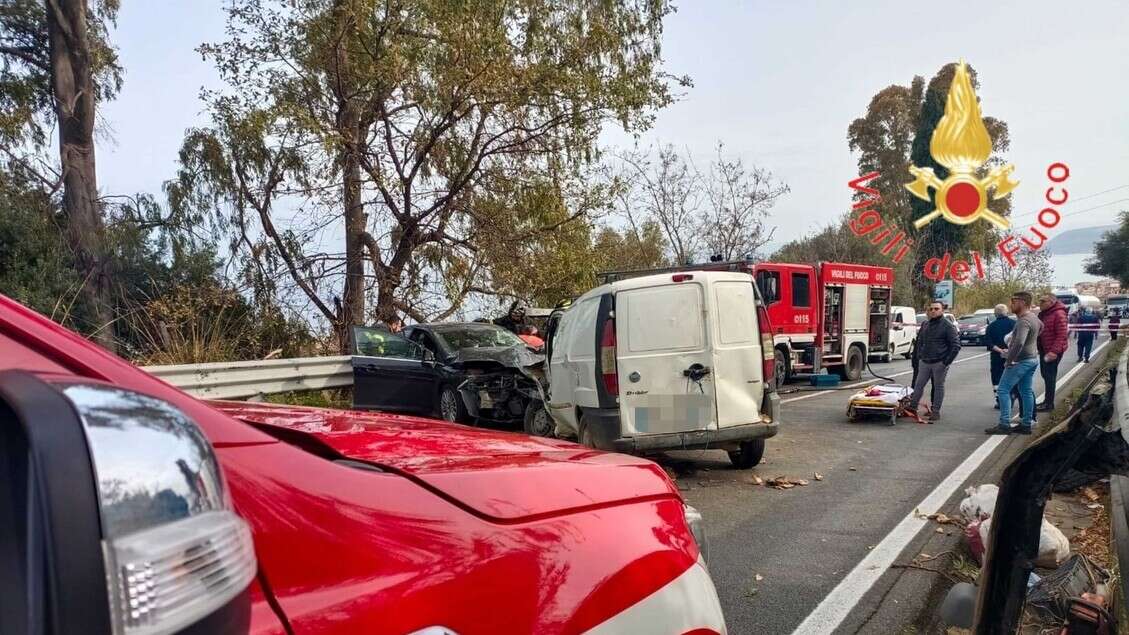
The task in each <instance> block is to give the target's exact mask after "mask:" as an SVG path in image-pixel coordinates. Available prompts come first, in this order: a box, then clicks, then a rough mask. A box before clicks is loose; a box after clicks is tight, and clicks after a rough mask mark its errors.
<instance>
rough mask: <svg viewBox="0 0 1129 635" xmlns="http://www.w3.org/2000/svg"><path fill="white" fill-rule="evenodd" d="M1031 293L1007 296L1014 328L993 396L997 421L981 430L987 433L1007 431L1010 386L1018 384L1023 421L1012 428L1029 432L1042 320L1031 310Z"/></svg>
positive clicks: (1009, 424)
mask: <svg viewBox="0 0 1129 635" xmlns="http://www.w3.org/2000/svg"><path fill="white" fill-rule="evenodd" d="M1033 299H1034V298H1032V296H1031V294H1030V293H1028V292H1027V291H1020V292H1019V293H1016V294H1015V295H1013V296H1011V310H1012V311H1014V312H1015V328H1014V329H1012V331H1011V341H1010V342H1008V347H1007V356H1006V357H1005V359H1004V374H1003V376H1001V377H1000V385H999V387H998V388H997V392H996V395H997V397H998V399H999V402H1000V421H999V423H998V424H997V425H995V426H992V427H991V428H988V429H987V430H985V431H984V432H987V433H988V434H1011V432H1012V427H1011V397H1010V394H1011V389H1012V388H1013V387H1016V386H1018V387H1019V402H1020V404H1021V407H1020V412H1021V413H1022V415H1023V421H1021V422H1020V424H1019V427H1018V428H1016V429H1015V431H1016V432H1018V433H1019V434H1031V425H1032V423H1033V422H1034V419H1035V389H1034V387H1033V385H1032V382H1033V380H1034V378H1035V370H1036V369H1037V368H1038V367H1039V349H1038V342H1039V331H1040V330H1041V329H1042V328H1043V323H1042V322H1040V321H1039V318H1037V317H1035V314H1034V313H1032V312H1031V302H1032V301H1033Z"/></svg>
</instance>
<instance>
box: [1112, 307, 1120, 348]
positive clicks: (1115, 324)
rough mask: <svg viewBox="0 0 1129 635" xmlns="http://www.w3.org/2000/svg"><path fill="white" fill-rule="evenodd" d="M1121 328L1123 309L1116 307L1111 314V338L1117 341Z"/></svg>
mask: <svg viewBox="0 0 1129 635" xmlns="http://www.w3.org/2000/svg"><path fill="white" fill-rule="evenodd" d="M1120 329H1121V309H1114V311H1113V312H1112V313H1110V314H1109V339H1111V340H1113V341H1114V342H1116V341H1117V331H1119V330H1120Z"/></svg>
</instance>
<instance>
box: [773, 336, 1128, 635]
mask: <svg viewBox="0 0 1129 635" xmlns="http://www.w3.org/2000/svg"><path fill="white" fill-rule="evenodd" d="M1109 342H1110V340H1106V341H1105V342H1102V343H1101V344H1099V345H1098V346H1096V347H1095V348H1094V350H1093V352H1094V353H1096V352H1098V351H1100V350H1101V349H1102V347H1103V346H1105V345H1106V344H1109ZM966 359H973V358H971V357H969V358H966ZM954 363H955V362H954ZM1085 366H1086V364H1077V365H1076V366H1075V367H1074V368H1071V369H1070V371H1069V372H1068V373H1066V374H1065V375H1063V376H1062V377H1061V378H1059V379H1058V381H1056V382H1055V385H1056V386H1059V385H1062V384H1064V383H1065V382H1067V381H1069V380H1070V378H1071V377H1073V376H1074V375H1075V373H1077V372H1078V371H1080V370H1081V369H1082V368H1083V367H1085ZM1043 396H1044V395H1039V396H1038V398H1037V399H1041V398H1043ZM1007 438H1008V437H1006V436H1002V435H999V436H991V437H989V438H988V440H986V441H985V442H984V443H982V444H981V445H980V447H978V448H976V450H975V451H973V453H972V454H971V455H969V457H968V458H967V459H965V460H964V462H962V463H961V464H960V465H958V466H957V468H956V469H955V470H953V472H952V474H949V475H948V476H946V477H945V480H943V481H941V482H940V483H939V484H938V485H937V487H935V488H933V491H932V492H929V495H928V496H926V497H925V499H924V500H922V501H921V502H920V503H918V504H917V506H916V507H915V508H914V509H913V510H911V511H910V512H909V514H907V515H906V517H905V518H903V519H902V522H900V523H898V524H897V526H896V527H894V529H893V531H891V532H890V533H889V534H887V535H886V537H885V538H883V539H882V542H880V543H878V545H877V546H875V547H874V549H872V550H871V551H870V553H868V554H867V555H866V557H865V558H863V559H862V562H860V563H858V564H857V565H855V568H854V569H852V570H851V572H850V573H848V574H847V577H845V578H843V580H842V581H841V582H839V584H838V585H836V587H835V588H834V589H832V591H831V593H829V594H828V595H827V597H825V598H823V601H822V602H820V603H819V606H817V607H815V610H814V611H812V612H811V613H810V614H809V615H808V616H807V618H806V619H804V621H803V622H801V623H800V625H799V626H797V627H796V630H795V631H793V635H808V634H809V633H812V634H822V633H831V632H833V631H834V630H835V629H836V628H838V627H839V625H840V624H841V623H842V622H843V620H845V619H846V618H847V616H848V615H850V614H851V611H852V610H853V609H854V608H855V606H856V605H858V603H859V601H860V600H862V598H863V596H864V595H866V593H867V591H869V590H870V588H871V587H872V586H874V583H876V582H878V579H879V578H881V577H882V574H884V573H886V571H887V570H889V568H890V565H892V564H894V560H895V559H896V558H897V557H898V555H900V554H901V553H902V550H904V549H905V548H906V546H907V545H909V543H910V541H912V540H913V539H914V537H915V536H917V533H918V532H919V531H921V529H922V528H923V527H925V525H926V523H927V522H928V520H929V519H928V518H926V516H928V515H929V514H935V513H937V512H938V511H940V509H941V506H942V505H944V504H945V501H947V500H949V498H951V497H952V495H953V494H954V493H956V491H957V489H958V488H960V486H961V485H963V484H964V481H965V480H967V479H968V477H969V476H971V475H972V473H973V472H974V471H976V469H977V468H978V467H980V464H981V463H983V462H984V461H985V460H987V459H988V457H989V456H991V454H992V451H993V450H995V449H996V448H997V447H998V446H999V445H1000V444H1001V443H1003V442H1004V439H1007Z"/></svg>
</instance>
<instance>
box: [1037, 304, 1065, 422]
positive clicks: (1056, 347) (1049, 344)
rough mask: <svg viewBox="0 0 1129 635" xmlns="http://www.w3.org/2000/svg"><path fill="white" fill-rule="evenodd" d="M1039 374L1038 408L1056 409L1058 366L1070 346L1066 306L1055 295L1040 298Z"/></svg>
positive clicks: (1044, 410) (1047, 410) (1042, 409)
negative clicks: (1040, 396)
mask: <svg viewBox="0 0 1129 635" xmlns="http://www.w3.org/2000/svg"><path fill="white" fill-rule="evenodd" d="M1039 321H1040V322H1042V323H1043V330H1042V331H1040V332H1039V374H1041V375H1042V376H1043V395H1044V396H1043V403H1041V404H1039V405H1038V406H1036V409H1037V410H1038V411H1040V412H1050V411H1051V410H1054V409H1055V384H1056V383H1058V365H1059V362H1061V361H1062V355H1063V354H1064V353H1066V349H1067V347H1068V346H1069V344H1068V342H1067V323H1066V305H1065V304H1063V303H1062V302H1060V301H1059V299H1058V298H1056V297H1055V295H1054V294H1053V293H1044V294H1043V295H1042V296H1040V297H1039Z"/></svg>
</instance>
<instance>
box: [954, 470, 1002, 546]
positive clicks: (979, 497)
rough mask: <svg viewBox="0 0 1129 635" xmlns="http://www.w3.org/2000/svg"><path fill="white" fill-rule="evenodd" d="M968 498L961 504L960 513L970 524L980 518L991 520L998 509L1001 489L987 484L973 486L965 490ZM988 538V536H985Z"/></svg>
mask: <svg viewBox="0 0 1129 635" xmlns="http://www.w3.org/2000/svg"><path fill="white" fill-rule="evenodd" d="M964 493H965V494H968V496H967V497H966V498H965V499H964V500H962V501H961V502H960V513H961V515H962V516H964V519H965V520H966V521H968V522H972V521H974V520H977V519H979V518H989V517H991V516H992V512H993V511H995V509H996V495H998V494H999V493H1000V488H999V487H997V486H995V485H993V484H991V483H987V484H985V485H973V486H972V487H970V488H968V489H966V490H964ZM984 535H985V536H987V534H984Z"/></svg>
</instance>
